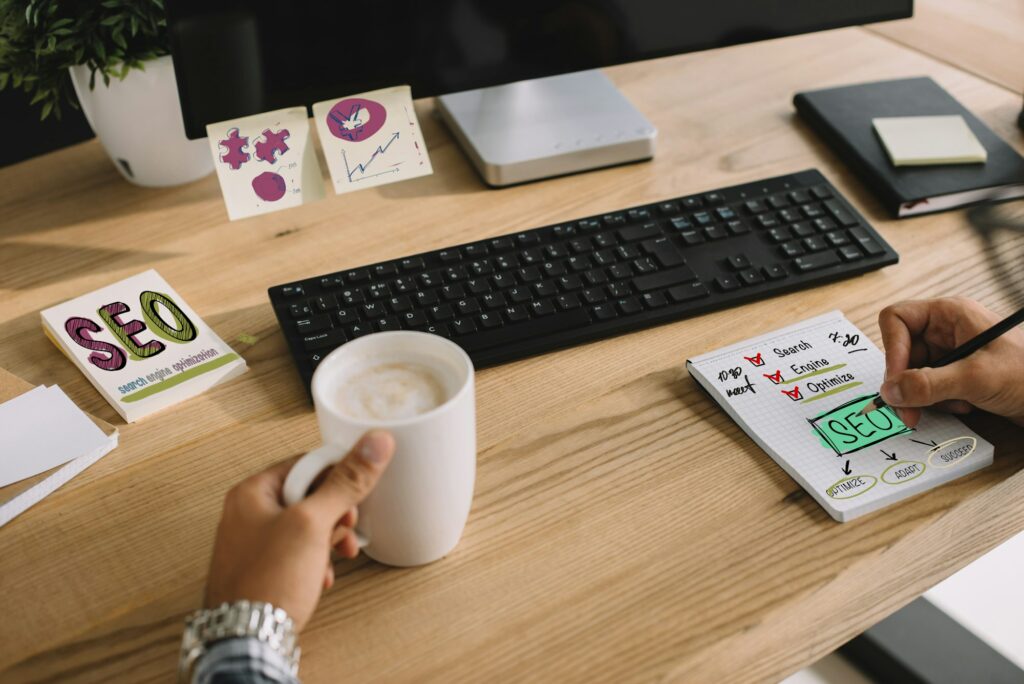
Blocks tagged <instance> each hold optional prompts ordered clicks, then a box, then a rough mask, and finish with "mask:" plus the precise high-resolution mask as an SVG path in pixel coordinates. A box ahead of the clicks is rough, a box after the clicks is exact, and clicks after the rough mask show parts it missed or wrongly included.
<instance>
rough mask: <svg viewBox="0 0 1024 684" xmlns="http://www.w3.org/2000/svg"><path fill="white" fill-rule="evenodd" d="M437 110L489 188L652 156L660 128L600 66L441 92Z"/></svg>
mask: <svg viewBox="0 0 1024 684" xmlns="http://www.w3.org/2000/svg"><path fill="white" fill-rule="evenodd" d="M438 110H439V111H440V113H441V117H442V118H443V119H444V121H445V123H446V124H447V125H448V127H449V128H450V129H451V130H452V132H453V133H454V134H455V137H456V138H457V139H458V141H459V144H461V145H462V148H463V149H464V150H465V151H466V154H467V155H469V158H470V159H472V160H473V164H474V165H476V168H477V170H478V171H479V172H480V175H481V176H482V177H483V179H484V181H485V182H486V183H487V184H488V185H492V186H502V185H513V184H515V183H524V182H527V181H533V180H538V179H541V178H550V177H551V176H561V175H563V174H567V173H575V172H577V171H586V170H590V169H597V168H601V167H603V166H612V165H615V164H623V163H626V162H633V161H640V160H642V159H650V158H651V157H653V156H654V139H655V137H656V136H657V134H658V131H657V129H656V128H654V126H652V125H651V123H650V122H649V121H648V120H647V118H646V117H645V116H644V115H643V114H641V113H640V112H639V111H638V110H637V109H636V108H635V107H633V105H631V104H630V103H629V101H628V100H626V98H625V97H623V95H622V93H620V92H619V90H618V88H616V87H615V86H614V85H613V84H612V82H611V81H609V80H608V78H607V77H606V76H605V75H604V74H602V73H601V72H600V71H596V70H595V71H580V72H577V73H572V74H563V75H560V76H550V77H547V78H538V79H534V80H531V81H519V82H518V83H509V84H507V85H501V86H495V87H493V88H481V89H480V90H467V91H465V92H461V93H452V94H450V95H442V96H440V97H439V98H438Z"/></svg>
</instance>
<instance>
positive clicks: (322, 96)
mask: <svg viewBox="0 0 1024 684" xmlns="http://www.w3.org/2000/svg"><path fill="white" fill-rule="evenodd" d="M166 6H167V15H168V24H169V33H170V43H171V52H172V54H173V57H174V66H175V70H176V73H177V78H178V89H179V94H180V98H181V106H182V113H183V115H184V120H185V129H186V132H187V134H188V136H189V137H192V138H201V137H204V136H205V135H206V131H205V126H206V124H208V123H212V122H216V121H223V120H225V119H231V118H236V117H239V116H245V115H249V114H255V113H258V112H262V111H269V110H272V109H278V108H282V107H291V106H295V105H299V104H305V105H311V104H312V103H313V102H317V101H320V100H326V99H329V98H332V97H341V96H345V95H351V94H354V93H358V92H363V91H366V90H372V89H375V88H381V87H386V86H391V85H398V84H409V85H410V86H411V87H412V92H413V96H414V97H417V98H418V97H426V96H433V95H437V96H444V97H442V98H440V100H439V110H440V112H441V114H442V116H443V117H444V118H445V120H446V122H447V123H448V124H449V126H450V127H451V128H452V131H453V132H454V134H455V136H456V137H457V138H458V139H459V141H460V143H462V145H463V147H464V148H466V151H467V153H468V154H469V155H470V157H471V158H473V161H474V162H475V163H476V165H477V167H478V168H479V169H480V170H481V173H482V175H483V176H484V178H485V180H487V181H488V182H491V183H492V184H495V185H503V184H507V183H510V182H520V181H522V180H531V179H533V178H539V177H544V176H552V175H558V174H560V173H566V172H569V171H573V170H579V168H586V167H587V166H590V167H594V166H604V165H608V164H609V163H616V162H619V161H629V160H630V157H632V159H641V158H644V157H645V156H646V157H649V156H651V154H653V142H654V137H655V133H656V132H655V130H654V128H653V126H651V125H650V123H649V122H647V120H646V118H644V117H643V115H642V114H641V113H640V112H637V111H636V110H635V109H633V108H632V107H631V106H630V104H629V103H628V102H627V101H626V100H625V98H623V97H622V96H621V94H619V93H618V91H617V90H616V89H615V88H614V87H613V86H612V85H611V84H610V83H609V82H608V81H607V80H606V79H604V77H603V76H601V74H600V73H598V72H592V71H588V70H593V69H596V68H598V67H603V66H609V65H613V64H621V63H625V62H633V61H637V60H643V59H651V58H655V57H662V56H666V55H673V54H679V53H683V52H691V51H695V50H704V49H708V48H714V47H721V46H725V45H732V44H736V43H744V42H751V41H757V40H764V39H769V38H777V37H782V36H787V35H793V34H798V33H806V32H810V31H818V30H824V29H830V28H837V27H840V26H848V25H853V24H861V23H869V22H875V21H882V20H887V19H896V18H902V17H908V16H910V15H911V13H912V9H913V0H855V1H852V2H851V1H849V0H677V1H675V2H672V1H669V0H543V1H538V0H516V1H515V2H505V1H502V0H433V1H431V2H415V1H414V0H374V1H373V2H369V3H356V4H347V3H337V2H324V1H323V0H287V1H285V0H276V1H270V0H166ZM566 74H567V75H568V76H562V75H566ZM546 77H547V78H546ZM550 77H554V78H550ZM681 77H685V75H681ZM533 79H538V80H533ZM532 80H533V81H532ZM531 81H532V82H531ZM506 84H513V85H506ZM477 89H483V90H477ZM456 94H457V95H456ZM602 151H603V153H602Z"/></svg>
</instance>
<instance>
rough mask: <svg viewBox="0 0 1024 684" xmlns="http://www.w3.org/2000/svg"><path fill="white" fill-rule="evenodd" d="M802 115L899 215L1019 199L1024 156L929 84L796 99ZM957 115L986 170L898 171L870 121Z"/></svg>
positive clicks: (831, 91) (858, 88)
mask: <svg viewBox="0 0 1024 684" xmlns="http://www.w3.org/2000/svg"><path fill="white" fill-rule="evenodd" d="M793 104H794V105H795V106H796V110H797V112H799V113H800V116H801V117H803V119H804V120H805V121H806V122H807V123H808V124H809V125H810V126H811V128H813V129H814V130H815V131H816V132H817V133H818V135H820V136H821V137H822V138H823V139H824V140H825V142H826V143H827V144H828V145H829V146H831V147H832V149H833V150H835V152H836V153H837V154H838V155H839V156H840V157H841V158H842V159H843V161H845V162H846V163H847V164H849V165H850V167H851V168H852V169H853V170H854V171H855V172H856V173H857V174H858V175H859V176H860V178H861V180H863V181H864V183H866V184H867V185H868V186H869V187H870V188H871V189H872V190H873V191H874V192H875V193H876V194H877V196H878V198H879V199H880V200H881V201H882V203H883V204H884V205H885V207H886V209H888V210H889V211H891V212H892V213H893V214H894V215H896V216H897V217H900V218H902V217H905V216H916V215H919V214H927V213H930V212H934V211H945V210H947V209H955V208H957V207H962V206H965V205H967V204H973V203H975V202H981V201H984V200H987V199H1012V198H1014V197H1024V158H1022V157H1021V156H1020V155H1019V154H1017V152H1016V151H1015V150H1014V149H1013V148H1012V147H1010V146H1009V145H1008V144H1006V142H1004V141H1003V140H1002V139H1001V138H1000V137H999V136H997V135H996V134H995V133H993V132H992V131H991V130H990V129H989V127H988V126H986V125H985V124H984V123H982V122H981V121H980V120H979V119H978V118H977V117H976V116H974V115H973V114H971V113H970V112H969V111H968V110H967V109H965V108H964V106H963V105H961V104H960V103H959V102H957V101H956V100H955V99H953V97H952V96H951V95H950V94H949V93H947V92H946V91H945V90H943V89H942V87H941V86H939V84H937V83H936V82H935V81H933V80H932V79H930V78H927V77H922V78H906V79H900V80H896V81H879V82H877V83H864V84H861V85H852V86H844V87H840V88H826V89H824V90H812V91H808V92H804V93H797V94H796V96H795V97H794V98H793ZM949 114H959V115H961V116H962V117H963V118H964V121H966V122H967V125H968V126H969V127H970V129H971V131H973V132H974V135H975V136H977V138H978V140H979V141H980V142H981V144H982V145H983V146H984V147H985V150H986V151H987V152H988V160H987V161H986V162H985V163H984V164H947V165H942V166H920V167H906V166H901V167H898V168H897V167H895V166H893V165H892V163H891V162H890V160H889V157H888V155H887V154H886V152H885V147H884V146H883V145H882V141H881V140H879V138H878V136H877V135H876V134H875V130H874V128H873V127H872V125H871V120H872V119H874V118H877V117H885V116H932V115H949Z"/></svg>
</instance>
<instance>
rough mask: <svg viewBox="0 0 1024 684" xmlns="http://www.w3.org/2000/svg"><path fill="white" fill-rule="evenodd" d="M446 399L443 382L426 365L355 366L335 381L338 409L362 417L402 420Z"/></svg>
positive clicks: (409, 363)
mask: <svg viewBox="0 0 1024 684" xmlns="http://www.w3.org/2000/svg"><path fill="white" fill-rule="evenodd" d="M447 400H448V395H447V392H446V391H445V386H444V383H443V382H442V381H441V379H440V378H439V377H438V376H437V374H436V373H435V372H434V371H432V370H431V369H430V368H428V367H427V366H424V365H421V364H418V363H411V362H404V361H401V362H390V363H381V364H377V365H366V366H359V367H357V368H354V369H353V370H352V371H350V372H349V373H348V374H346V375H345V377H344V378H343V379H342V380H341V382H339V383H338V389H337V394H336V401H337V407H338V410H339V411H341V413H344V414H345V415H347V416H349V417H350V418H356V419H362V420H403V419H406V418H413V417H415V416H418V415H420V414H422V413H426V412H427V411H431V410H433V409H435V408H437V407H438V406H440V405H441V404H443V403H444V402H445V401H447Z"/></svg>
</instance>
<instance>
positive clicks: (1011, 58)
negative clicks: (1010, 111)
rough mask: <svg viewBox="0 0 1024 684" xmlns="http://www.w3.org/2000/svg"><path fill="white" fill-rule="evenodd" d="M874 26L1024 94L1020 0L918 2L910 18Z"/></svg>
mask: <svg viewBox="0 0 1024 684" xmlns="http://www.w3.org/2000/svg"><path fill="white" fill-rule="evenodd" d="M871 30H872V31H876V32H877V33H878V34H879V35H883V36H886V37H888V38H890V39H892V40H895V41H897V42H899V43H901V44H903V45H906V46H908V47H911V48H913V49H915V50H919V51H920V52H923V53H925V54H928V55H931V56H933V57H936V58H938V59H941V60H943V61H945V62H948V63H950V64H954V65H956V66H957V67H959V68H961V69H964V70H966V71H970V72H972V73H975V74H977V75H978V76H981V77H982V78H986V79H988V80H990V81H992V82H993V83H998V84H999V85H1002V86H1005V87H1007V88H1009V89H1011V90H1014V91H1016V92H1017V94H1018V95H1020V94H1021V93H1024V2H1021V1H1020V0H915V2H914V16H913V17H912V18H910V19H903V20H900V21H891V22H886V23H883V24H875V25H873V26H872V27H871ZM1017 104H1018V108H1019V106H1020V98H1018V102H1017Z"/></svg>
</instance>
